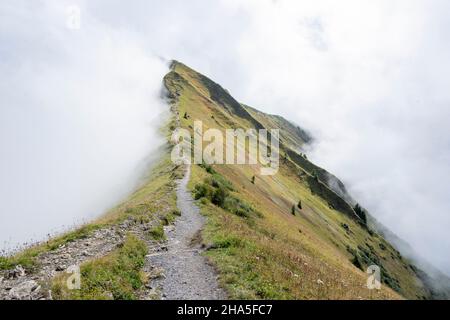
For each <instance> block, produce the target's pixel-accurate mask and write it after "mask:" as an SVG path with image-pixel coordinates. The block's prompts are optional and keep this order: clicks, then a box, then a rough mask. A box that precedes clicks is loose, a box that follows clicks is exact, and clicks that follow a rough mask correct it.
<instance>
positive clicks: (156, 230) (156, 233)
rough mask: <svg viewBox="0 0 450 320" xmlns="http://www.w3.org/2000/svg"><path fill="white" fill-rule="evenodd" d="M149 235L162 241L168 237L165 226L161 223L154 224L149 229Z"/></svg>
mask: <svg viewBox="0 0 450 320" xmlns="http://www.w3.org/2000/svg"><path fill="white" fill-rule="evenodd" d="M148 234H149V236H150V237H151V239H153V240H157V241H162V240H165V239H166V235H165V234H164V227H163V226H162V224H161V225H157V226H154V227H153V228H151V229H150V230H149V231H148Z"/></svg>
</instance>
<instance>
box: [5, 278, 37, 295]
mask: <svg viewBox="0 0 450 320" xmlns="http://www.w3.org/2000/svg"><path fill="white" fill-rule="evenodd" d="M40 289H41V287H40V286H39V284H38V283H37V282H36V281H34V280H28V281H24V282H22V283H21V284H19V285H18V286H16V287H13V288H12V289H11V290H10V291H9V297H10V298H11V299H14V300H24V299H30V300H31V299H33V296H36V295H37V294H38V293H39V291H40Z"/></svg>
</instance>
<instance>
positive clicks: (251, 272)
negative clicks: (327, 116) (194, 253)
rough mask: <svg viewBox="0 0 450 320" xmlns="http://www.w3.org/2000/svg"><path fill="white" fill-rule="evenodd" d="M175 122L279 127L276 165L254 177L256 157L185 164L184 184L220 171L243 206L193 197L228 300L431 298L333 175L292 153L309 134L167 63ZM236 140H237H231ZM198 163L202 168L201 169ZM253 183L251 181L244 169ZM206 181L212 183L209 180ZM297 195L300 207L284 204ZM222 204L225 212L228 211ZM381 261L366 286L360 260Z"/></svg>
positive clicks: (203, 182) (199, 182) (195, 186)
mask: <svg viewBox="0 0 450 320" xmlns="http://www.w3.org/2000/svg"><path fill="white" fill-rule="evenodd" d="M164 80H165V85H166V88H167V89H168V96H169V98H170V102H171V103H172V104H173V105H174V106H176V108H177V110H178V112H179V114H180V115H188V116H185V117H183V118H182V119H181V126H182V127H184V128H186V129H189V130H191V131H192V130H193V129H192V128H193V121H194V120H201V121H203V126H204V130H206V128H217V129H220V130H225V129H227V128H267V129H269V128H280V129H281V133H280V136H281V144H280V149H281V151H280V153H281V157H282V160H281V165H280V170H279V172H278V173H277V174H276V175H274V176H260V175H259V167H258V165H213V166H212V167H209V166H206V167H205V166H199V165H193V168H192V170H193V176H192V178H191V181H190V186H191V189H192V190H193V192H194V194H195V192H196V191H197V190H198V189H200V186H204V185H206V186H207V187H208V188H214V187H212V186H211V181H214V180H215V179H219V180H221V179H223V180H225V181H226V183H225V184H227V185H230V187H229V188H228V189H229V190H228V191H227V193H228V196H229V197H230V198H231V199H237V200H238V201H239V202H241V203H244V204H245V206H248V207H249V208H250V209H249V210H248V212H247V213H246V214H241V212H240V211H239V212H238V214H236V212H234V213H233V208H231V209H230V208H228V207H227V206H226V205H223V206H220V205H219V206H217V205H215V204H213V203H212V202H211V201H210V200H209V199H208V197H207V196H202V195H197V198H198V199H200V200H201V201H200V205H201V210H202V213H203V214H204V215H206V216H207V218H208V220H207V225H206V228H205V230H204V231H203V237H204V241H205V242H206V243H208V244H209V247H210V248H211V249H210V250H208V252H207V255H208V257H209V258H210V259H211V260H212V261H213V262H214V263H215V264H216V265H217V267H218V270H219V272H220V274H221V277H222V284H223V285H224V286H225V287H226V288H227V289H228V290H229V291H230V293H231V296H232V297H233V298H287V299H292V298H294V299H315V298H319V299H320V298H327V299H357V298H363V299H372V298H376V299H378V298H380V299H397V298H401V297H404V298H408V299H422V298H427V297H430V293H429V291H428V289H427V288H426V286H425V284H424V283H423V282H422V280H420V278H419V276H418V273H419V271H418V270H417V268H416V267H414V266H413V264H412V263H411V261H409V260H408V259H406V258H405V257H403V256H402V255H401V254H400V252H399V251H398V250H396V249H395V248H394V247H393V246H392V245H391V244H390V243H389V242H388V241H387V240H386V239H385V238H383V236H382V235H381V234H380V233H377V232H376V231H375V230H373V229H371V228H369V227H368V226H366V225H365V223H364V221H362V219H361V218H360V217H359V216H358V215H357V213H356V212H355V210H354V208H353V206H354V204H355V203H354V200H353V199H352V198H351V197H350V196H349V195H348V193H347V191H346V189H345V186H344V185H343V184H342V182H340V181H339V180H338V179H337V178H336V177H334V176H333V175H331V174H329V173H328V172H327V171H325V170H324V169H322V168H319V167H318V166H316V165H314V164H313V163H311V162H310V161H308V159H307V157H306V156H305V155H303V154H302V153H301V150H302V146H303V145H304V144H305V143H308V142H310V141H311V139H312V138H311V137H310V136H309V135H308V133H306V132H305V131H304V130H303V129H301V128H300V127H298V126H296V125H293V124H292V123H290V122H289V121H287V120H285V119H283V118H281V117H279V116H273V115H268V114H265V113H263V112H260V111H257V110H256V109H254V108H251V107H249V106H246V105H244V104H241V103H239V102H237V101H236V100H235V99H234V98H233V97H232V96H231V95H230V94H229V93H228V92H227V91H226V90H224V89H222V88H221V87H220V86H219V85H218V84H216V83H214V82H213V81H212V80H210V79H208V78H206V77H204V76H203V75H201V74H199V73H197V72H196V71H194V70H192V69H190V68H189V67H187V66H185V65H183V64H181V63H179V62H173V64H172V71H171V72H170V73H169V74H168V75H166V77H165V79H164ZM239 147H240V148H245V146H243V145H240V146H239ZM205 168H206V169H205ZM253 176H254V177H255V182H254V183H252V177H253ZM213 184H214V182H213ZM299 200H301V202H302V209H299V208H296V211H295V216H294V215H293V214H292V213H291V210H292V206H293V205H296V204H297V203H298V202H299ZM230 211H231V212H230ZM372 264H376V265H378V266H380V267H381V275H382V283H383V284H384V285H383V287H382V290H380V291H377V290H368V289H367V288H366V286H365V284H366V279H367V274H366V273H365V270H366V268H367V267H368V266H369V265H372Z"/></svg>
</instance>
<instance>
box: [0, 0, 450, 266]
mask: <svg viewBox="0 0 450 320" xmlns="http://www.w3.org/2000/svg"><path fill="white" fill-rule="evenodd" d="M73 4H76V5H78V6H79V7H80V9H81V28H80V29H79V30H69V29H67V28H66V20H67V12H66V8H67V6H68V5H73ZM449 12H450V2H448V1H445V0H435V1H433V0H431V1H426V0H421V1H420V0H397V1H388V0H377V1H374V0H366V1H364V0H340V1H332V0H330V1H282V0H278V1H264V0H255V1H251V0H248V1H237V0H227V1H225V0H223V1H210V0H209V1H208V0H204V1H197V0H191V1H181V0H179V1H156V0H155V1H147V0H145V1H144V0H134V1H132V2H130V3H125V2H124V1H119V0H90V1H76V0H73V1H58V2H56V1H32V2H31V1H2V3H1V4H0V97H1V98H0V99H1V100H0V102H1V103H0V146H1V150H2V158H1V159H0V176H1V178H2V179H1V181H0V197H1V202H2V203H3V208H2V209H1V211H0V218H1V220H0V221H1V225H0V241H5V240H8V239H9V240H11V241H12V242H15V241H23V240H27V239H25V237H26V236H27V235H29V234H30V233H29V232H31V230H35V235H36V237H39V236H41V235H42V234H43V233H45V232H48V228H49V226H51V228H52V229H54V228H57V227H59V226H60V225H61V224H68V223H71V222H73V221H74V219H75V220H76V219H80V218H88V217H91V216H93V215H96V214H98V213H100V212H102V210H104V209H105V208H107V207H109V206H111V205H112V204H113V203H114V201H116V199H117V198H118V197H120V196H124V195H125V194H126V193H127V192H128V191H129V190H131V188H132V186H133V185H134V184H135V182H136V179H137V177H138V176H139V175H138V174H137V172H138V171H136V168H138V167H139V165H142V163H143V161H144V162H145V159H146V158H147V156H148V155H150V154H152V152H154V150H155V145H157V144H158V143H155V141H156V142H159V141H160V140H159V139H158V138H157V136H156V134H155V131H154V128H155V125H154V124H153V125H151V119H154V118H156V117H157V116H158V115H159V114H160V112H162V111H163V110H164V108H165V107H164V106H163V105H161V103H160V101H159V100H158V98H157V96H158V93H159V89H160V85H161V77H162V75H163V74H164V73H165V72H166V70H167V69H166V67H165V65H164V63H163V61H162V60H161V59H159V58H158V57H162V58H163V59H178V60H180V61H182V62H184V63H186V64H188V65H190V66H192V67H194V68H196V69H198V70H199V71H201V72H203V73H204V74H206V75H208V76H210V77H211V78H212V79H214V80H215V81H217V82H219V83H220V84H222V85H223V86H224V87H225V88H227V89H229V90H230V92H231V93H232V94H233V95H234V96H235V97H236V98H238V99H239V100H240V101H242V102H245V103H247V104H250V105H252V106H254V107H257V108H259V109H261V110H264V111H266V112H270V113H277V114H281V115H283V116H285V117H286V118H288V119H290V120H292V121H295V122H297V123H298V124H300V125H302V126H303V127H304V128H306V129H308V130H310V131H311V132H312V133H313V135H314V136H315V137H316V139H317V141H316V145H315V147H314V149H313V150H312V151H311V154H310V157H311V158H312V159H314V160H315V161H316V162H317V163H318V164H320V165H322V166H323V167H325V168H326V169H328V170H330V171H331V172H333V173H335V174H336V175H338V176H339V177H340V178H341V179H342V180H344V181H345V182H346V184H347V185H348V186H349V188H350V190H351V191H352V192H353V194H354V195H355V197H356V198H357V199H358V200H359V201H360V202H361V203H362V205H364V206H365V207H367V208H368V209H369V210H370V211H371V213H372V214H373V215H374V216H375V217H377V218H378V219H379V220H380V221H381V222H383V223H384V224H385V225H386V226H388V227H389V228H390V229H391V230H393V231H394V232H396V233H397V234H398V235H399V236H400V237H402V238H404V239H405V240H407V241H408V242H409V243H411V244H412V246H413V247H414V248H415V249H416V250H417V251H418V252H419V253H420V254H421V255H423V256H424V257H426V258H427V259H429V260H430V261H431V262H433V263H434V264H435V265H437V266H439V267H440V268H441V269H442V270H445V271H446V272H447V273H448V274H450V255H449V254H448V253H449V252H450V236H448V231H447V230H449V228H450V212H449V211H450V200H449V198H448V191H449V189H450V188H449V187H450V182H449V181H450V169H449V160H450V159H449V158H450V137H449V129H448V128H449V122H450V121H449V120H450V107H449V103H450V90H449V89H448V81H447V77H448V75H449V74H450V58H449V57H450V45H449V44H450V41H449V40H450V39H449V38H450V32H449V30H450V22H449V21H450V20H449V17H448V15H449ZM123 181H127V183H123ZM48 199H51V201H49V200H48ZM111 199H114V201H112V200H111ZM24 222H29V223H26V224H24Z"/></svg>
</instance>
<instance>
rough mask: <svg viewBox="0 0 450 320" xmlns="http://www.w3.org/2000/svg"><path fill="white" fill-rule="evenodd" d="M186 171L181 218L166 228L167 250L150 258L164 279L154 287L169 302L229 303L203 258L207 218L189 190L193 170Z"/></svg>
mask: <svg viewBox="0 0 450 320" xmlns="http://www.w3.org/2000/svg"><path fill="white" fill-rule="evenodd" d="M186 167H187V168H186V172H185V174H184V177H183V178H182V179H180V180H178V186H177V207H178V209H179V210H180V211H181V216H180V217H178V218H177V220H176V221H175V223H174V225H172V226H168V227H166V228H165V231H166V235H167V248H165V250H162V251H160V252H156V253H154V254H152V255H150V257H149V259H150V261H151V264H152V266H153V270H158V271H159V273H160V275H161V276H160V277H157V278H156V279H155V280H154V282H153V283H152V287H158V291H159V293H160V296H161V298H162V299H167V300H181V299H186V300H217V299H226V293H225V291H224V290H223V289H221V288H220V287H219V285H218V279H217V273H216V271H215V270H214V268H213V267H212V266H211V265H210V264H209V263H208V260H207V259H206V258H205V257H204V256H202V255H201V253H202V247H201V243H200V242H201V241H199V239H200V232H201V230H202V227H203V225H204V222H205V218H204V217H203V216H202V215H201V214H200V209H199V208H198V207H197V206H196V204H195V203H194V200H193V198H192V195H191V193H190V191H189V190H188V188H187V184H188V182H189V177H190V172H191V169H190V166H186Z"/></svg>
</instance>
